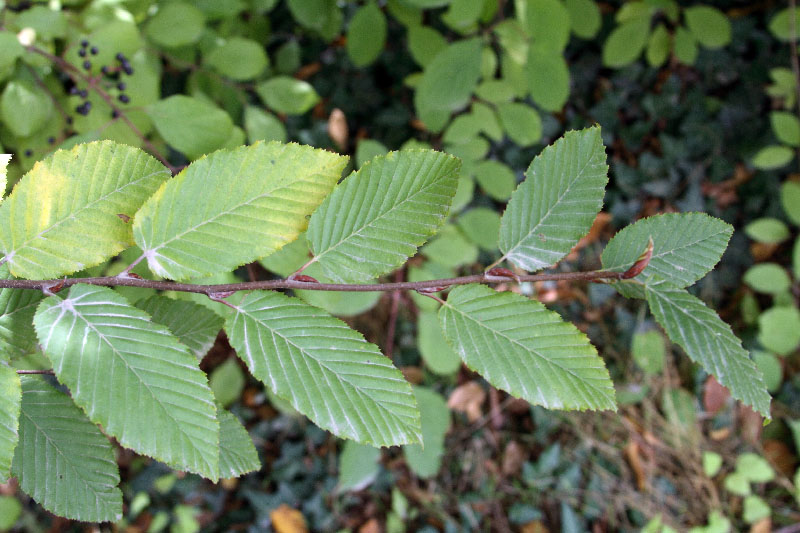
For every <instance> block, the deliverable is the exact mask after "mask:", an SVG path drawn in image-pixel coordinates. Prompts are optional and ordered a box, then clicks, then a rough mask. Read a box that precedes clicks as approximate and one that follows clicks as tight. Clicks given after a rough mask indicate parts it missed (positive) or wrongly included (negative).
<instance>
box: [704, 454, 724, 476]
mask: <svg viewBox="0 0 800 533" xmlns="http://www.w3.org/2000/svg"><path fill="white" fill-rule="evenodd" d="M720 468H722V456H721V455H720V454H718V453H714V452H709V451H705V452H703V472H704V473H705V474H706V476H708V477H714V476H716V475H717V474H718V473H719V470H720Z"/></svg>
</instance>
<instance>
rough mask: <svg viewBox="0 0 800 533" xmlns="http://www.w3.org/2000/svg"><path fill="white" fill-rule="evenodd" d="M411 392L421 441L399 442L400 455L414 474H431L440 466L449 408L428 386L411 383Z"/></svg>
mask: <svg viewBox="0 0 800 533" xmlns="http://www.w3.org/2000/svg"><path fill="white" fill-rule="evenodd" d="M414 394H415V395H416V397H417V404H419V410H420V413H422V439H423V441H422V442H423V443H422V444H409V445H408V446H403V455H405V457H406V462H407V463H408V467H409V468H410V469H411V470H412V471H413V472H414V473H415V474H416V475H418V476H419V477H422V478H432V477H435V476H436V474H437V473H438V472H439V468H440V467H441V466H442V456H443V455H444V451H445V449H444V438H445V435H447V432H448V431H449V430H450V409H449V408H448V407H447V402H446V401H445V399H444V398H442V396H441V395H440V394H439V393H437V392H436V391H434V390H432V389H429V388H427V387H414ZM423 445H424V446H423Z"/></svg>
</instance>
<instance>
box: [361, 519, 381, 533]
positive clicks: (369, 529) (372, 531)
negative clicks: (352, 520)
mask: <svg viewBox="0 0 800 533" xmlns="http://www.w3.org/2000/svg"><path fill="white" fill-rule="evenodd" d="M358 533H381V526H380V524H378V521H377V520H375V519H374V518H370V519H369V520H367V522H366V523H365V524H364V525H363V526H361V527H360V528H358Z"/></svg>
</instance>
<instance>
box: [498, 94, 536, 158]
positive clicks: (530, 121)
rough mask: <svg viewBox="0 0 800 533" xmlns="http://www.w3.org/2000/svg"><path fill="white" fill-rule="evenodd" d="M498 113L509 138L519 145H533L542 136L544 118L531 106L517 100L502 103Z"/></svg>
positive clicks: (499, 105)
mask: <svg viewBox="0 0 800 533" xmlns="http://www.w3.org/2000/svg"><path fill="white" fill-rule="evenodd" d="M497 113H498V115H499V116H500V123H501V124H502V125H503V129H504V130H505V131H506V134H507V135H508V138H509V139H511V140H512V141H514V142H515V143H517V144H518V145H520V146H523V147H524V146H531V145H532V144H536V143H537V142H539V140H540V139H541V138H542V119H541V118H540V117H539V113H537V112H536V110H535V109H533V108H532V107H531V106H529V105H525V104H520V103H517V102H508V103H500V104H498V106H497Z"/></svg>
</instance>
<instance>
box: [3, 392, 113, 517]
mask: <svg viewBox="0 0 800 533" xmlns="http://www.w3.org/2000/svg"><path fill="white" fill-rule="evenodd" d="M12 473H13V474H14V475H15V476H16V477H17V479H18V480H19V484H20V487H21V488H22V490H23V491H25V492H26V493H27V494H29V495H30V496H31V497H32V498H33V499H34V500H36V501H37V502H38V503H39V504H40V505H41V506H42V507H44V508H45V509H47V510H48V511H50V512H51V513H54V514H57V515H59V516H63V517H65V518H71V519H73V520H80V521H82V522H116V521H117V520H119V519H120V518H122V492H120V490H119V489H118V488H117V484H118V483H119V469H118V468H117V462H116V461H115V460H114V448H113V447H112V446H111V443H110V442H108V439H106V438H105V436H103V434H102V433H100V430H99V429H97V427H96V426H95V425H94V424H92V423H91V422H90V421H89V420H88V419H87V418H86V415H84V414H83V413H82V412H81V410H80V409H78V408H77V407H75V404H73V403H72V400H70V398H69V396H67V395H66V394H64V393H62V392H59V391H57V390H56V389H54V388H53V387H51V386H50V385H48V384H47V383H45V382H44V380H43V379H42V378H40V377H38V376H37V377H23V378H22V408H21V413H20V417H19V445H18V446H17V449H16V453H15V454H14V464H13V466H12Z"/></svg>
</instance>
